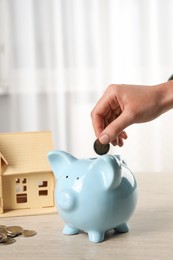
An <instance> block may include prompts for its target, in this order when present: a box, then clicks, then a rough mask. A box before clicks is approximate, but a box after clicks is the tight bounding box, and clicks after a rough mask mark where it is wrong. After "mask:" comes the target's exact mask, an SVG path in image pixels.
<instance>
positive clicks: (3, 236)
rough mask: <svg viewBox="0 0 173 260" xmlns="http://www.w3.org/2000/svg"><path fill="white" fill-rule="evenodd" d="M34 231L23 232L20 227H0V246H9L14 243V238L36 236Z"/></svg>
mask: <svg viewBox="0 0 173 260" xmlns="http://www.w3.org/2000/svg"><path fill="white" fill-rule="evenodd" d="M36 234H37V233H36V231H34V230H24V229H23V228H22V227H20V226H3V225H0V245H9V244H13V243H14V242H16V240H15V239H14V237H18V236H21V235H22V236H23V237H31V236H34V235H36Z"/></svg>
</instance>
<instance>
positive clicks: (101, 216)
mask: <svg viewBox="0 0 173 260" xmlns="http://www.w3.org/2000/svg"><path fill="white" fill-rule="evenodd" d="M48 158H49V161H50V164H51V167H52V170H53V172H54V174H55V177H56V188H55V204H56V208H57V210H58V212H59V214H60V216H61V217H62V218H63V220H64V221H65V226H64V230H63V233H64V234H68V235H73V234H77V233H79V232H80V231H84V232H86V233H88V237H89V240H90V241H92V242H101V241H103V240H104V237H105V232H107V231H109V230H111V229H114V230H116V231H117V232H128V230H129V228H128V224H127V221H128V220H129V218H130V216H131V215H132V213H133V211H134V209H135V206H136V202H137V184H136V180H135V178H134V176H133V175H132V173H131V172H130V170H129V169H128V168H127V165H126V164H125V163H124V162H123V161H122V160H121V158H120V157H119V156H118V155H117V156H116V155H115V156H112V155H102V156H100V157H98V158H91V159H77V158H75V157H74V156H72V155H70V154H68V153H66V152H63V151H52V152H50V153H49V154H48Z"/></svg>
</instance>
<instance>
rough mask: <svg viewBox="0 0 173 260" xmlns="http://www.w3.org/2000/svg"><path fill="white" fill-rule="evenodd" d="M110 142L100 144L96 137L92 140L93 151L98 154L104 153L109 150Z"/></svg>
mask: <svg viewBox="0 0 173 260" xmlns="http://www.w3.org/2000/svg"><path fill="white" fill-rule="evenodd" d="M109 148H110V144H102V143H100V141H99V139H96V140H95V142H94V151H95V152H96V153H97V154H98V155H104V154H107V153H108V152H109Z"/></svg>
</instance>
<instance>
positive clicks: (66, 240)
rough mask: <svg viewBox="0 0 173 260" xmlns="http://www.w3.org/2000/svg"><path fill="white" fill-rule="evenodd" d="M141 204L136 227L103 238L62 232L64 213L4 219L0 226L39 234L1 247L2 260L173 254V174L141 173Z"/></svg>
mask: <svg viewBox="0 0 173 260" xmlns="http://www.w3.org/2000/svg"><path fill="white" fill-rule="evenodd" d="M135 177H136V180H137V183H138V194H139V195H138V196H139V198H138V204H137V208H136V211H135V213H134V214H133V216H132V217H131V219H130V221H129V225H130V232H129V233H124V234H116V233H114V232H113V231H110V232H109V233H108V234H107V235H106V237H105V241H104V242H102V243H92V242H89V241H88V238H87V234H85V233H81V234H78V235H74V236H67V235H63V234H62V229H63V221H62V220H61V219H60V217H59V215H58V214H51V215H41V216H25V217H13V218H2V219H0V225H20V226H22V227H23V228H24V229H34V230H36V231H37V235H36V236H33V237H28V238H24V237H17V238H16V242H15V243H14V244H11V245H1V246H0V259H2V260H8V259H9V260H13V259H16V260H21V259H24V260H27V259H29V260H35V259H37V260H39V259H42V260H47V259H48V260H51V259H58V260H66V259H67V260H68V259H74V260H78V259H81V260H84V259H87V260H92V259H106V260H107V259H109V260H110V259H118V260H121V259H122V260H126V259H128V260H144V259H146V260H150V259H151V260H155V259H157V260H159V259H162V260H169V259H171V260H172V259H173V173H170V174H169V173H140V174H139V173H136V174H135Z"/></svg>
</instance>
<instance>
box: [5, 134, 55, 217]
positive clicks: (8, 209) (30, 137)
mask: <svg viewBox="0 0 173 260" xmlns="http://www.w3.org/2000/svg"><path fill="white" fill-rule="evenodd" d="M52 149H53V147H52V136H51V132H48V131H47V132H22V133H5V134H0V217H3V216H4V217H7V216H16V215H32V214H41V213H43V214H44V213H52V212H55V207H54V195H53V194H54V176H53V173H52V170H51V168H50V165H49V162H48V159H47V154H48V152H49V151H50V150H52Z"/></svg>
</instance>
